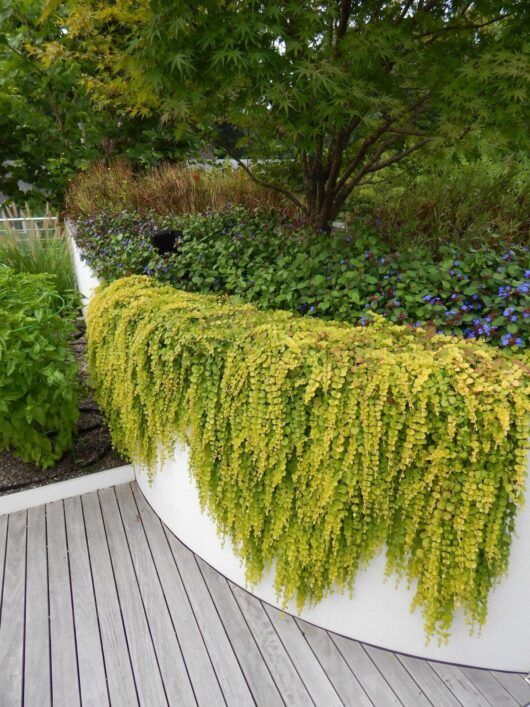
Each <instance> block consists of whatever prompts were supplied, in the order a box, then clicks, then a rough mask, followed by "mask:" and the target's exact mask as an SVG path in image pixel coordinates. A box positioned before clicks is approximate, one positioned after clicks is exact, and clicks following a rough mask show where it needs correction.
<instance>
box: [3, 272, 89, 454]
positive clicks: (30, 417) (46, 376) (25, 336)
mask: <svg viewBox="0 0 530 707" xmlns="http://www.w3.org/2000/svg"><path fill="white" fill-rule="evenodd" d="M77 305H78V302H77V298H73V297H71V298H70V299H64V298H62V297H61V296H60V295H59V294H58V292H57V289H56V287H55V282H54V278H53V276H51V275H30V274H25V273H23V274H20V273H15V272H13V270H11V269H9V268H5V267H0V450H8V451H10V452H12V453H13V454H14V455H15V456H17V457H20V458H21V459H23V460H24V461H29V462H34V463H35V464H38V465H39V466H41V467H43V468H45V467H48V466H51V465H52V464H54V463H55V462H56V461H57V460H58V459H59V458H60V457H61V456H62V454H63V453H64V452H65V451H66V450H67V449H68V448H69V447H70V446H71V444H72V438H73V434H74V432H75V430H76V423H77V418H78V406H77V394H78V383H77V370H78V365H77V362H76V359H75V355H74V353H73V351H72V350H71V348H70V347H69V338H70V335H71V333H72V331H73V328H74V319H75V316H76V312H77Z"/></svg>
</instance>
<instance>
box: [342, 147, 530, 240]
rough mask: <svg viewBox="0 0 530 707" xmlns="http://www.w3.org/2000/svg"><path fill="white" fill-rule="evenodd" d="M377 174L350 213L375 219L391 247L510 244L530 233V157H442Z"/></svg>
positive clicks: (347, 216)
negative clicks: (456, 160)
mask: <svg viewBox="0 0 530 707" xmlns="http://www.w3.org/2000/svg"><path fill="white" fill-rule="evenodd" d="M395 171H396V174H395V175H394V176H390V177H388V178H387V179H384V178H383V179H379V180H377V179H376V180H375V182H374V183H373V184H372V185H370V186H366V187H363V188H361V189H360V190H359V191H358V193H357V195H356V201H355V203H353V204H352V205H351V207H350V208H349V211H348V213H346V214H345V219H346V220H347V221H349V222H350V223H352V224H356V223H358V222H359V221H361V222H365V223H368V224H370V225H371V226H373V227H374V228H375V230H376V231H377V232H378V234H379V235H380V237H381V238H382V239H384V241H385V242H386V243H387V244H388V246H389V247H390V248H401V247H402V244H403V243H408V244H414V245H421V246H423V247H426V248H428V249H429V250H432V251H436V250H437V249H438V248H439V247H440V246H442V245H444V244H454V245H455V246H456V247H460V248H469V247H480V246H482V245H484V244H490V245H493V246H497V247H500V248H503V247H504V248H506V247H509V246H510V245H513V244H520V245H527V244H528V242H529V239H530V232H529V229H530V219H529V213H530V189H529V185H530V160H529V159H528V157H527V156H526V155H525V156H523V157H519V158H518V157H517V156H514V157H512V158H511V159H509V160H504V161H503V160H500V159H493V158H483V159H480V160H476V161H473V162H469V163H466V162H464V163H457V164H454V163H451V162H448V161H447V160H442V161H441V163H440V164H439V165H438V164H437V165H435V166H430V167H429V166H428V165H427V166H426V165H421V166H420V167H419V168H418V169H417V170H413V171H412V172H410V173H408V174H403V173H402V172H401V170H400V168H396V170H395Z"/></svg>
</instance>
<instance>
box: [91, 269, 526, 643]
mask: <svg viewBox="0 0 530 707" xmlns="http://www.w3.org/2000/svg"><path fill="white" fill-rule="evenodd" d="M88 337H89V362H90V369H91V375H92V377H93V381H94V384H95V386H96V393H97V398H98V400H99V402H100V404H101V405H102V407H103V409H104V410H105V412H106V414H107V416H108V418H109V422H110V426H111V431H112V434H113V439H114V443H115V445H116V447H117V448H118V449H119V450H120V451H121V452H123V453H125V454H127V455H129V456H130V457H131V458H132V459H134V460H135V461H137V462H139V463H142V464H147V466H148V467H149V468H150V469H154V468H155V465H156V464H157V462H158V461H159V460H160V456H162V458H165V457H166V456H167V455H169V454H170V453H171V451H172V449H173V447H174V445H175V443H176V442H177V441H179V440H180V441H186V442H187V443H188V444H189V447H190V459H191V467H192V471H193V474H194V476H195V479H196V481H197V484H198V487H199V491H200V497H201V500H202V502H203V504H204V505H205V506H207V507H208V509H209V511H210V513H211V514H212V516H213V517H214V518H215V520H216V522H217V523H218V527H219V529H220V531H221V532H222V533H225V534H227V535H228V536H229V537H230V538H231V539H232V540H233V541H234V544H235V546H236V548H237V549H238V551H239V553H240V555H241V557H243V558H244V559H245V561H246V568H247V576H248V579H249V581H250V582H256V581H258V579H259V578H260V576H261V574H262V572H263V571H264V570H265V569H266V568H267V567H269V566H270V565H272V564H273V563H275V564H276V580H275V583H276V589H277V591H278V593H279V594H280V595H282V597H283V599H284V600H288V599H289V598H290V597H293V596H296V597H297V601H298V605H299V606H302V605H303V604H304V602H305V601H306V600H310V601H318V600H320V599H321V598H322V597H323V596H324V595H325V594H326V593H327V592H328V591H330V590H331V589H332V588H334V587H336V588H339V589H350V590H351V589H352V588H353V584H354V579H355V576H356V574H357V572H358V570H359V569H360V568H361V567H363V566H364V565H366V563H367V562H369V561H370V560H371V559H372V558H373V557H374V556H375V555H376V554H377V553H378V552H379V550H380V549H381V548H382V546H384V545H386V548H387V561H388V564H387V569H388V572H392V571H395V572H397V573H398V575H405V576H406V577H407V579H408V580H409V581H411V582H413V583H414V586H415V588H416V594H415V598H414V606H419V607H420V608H421V611H422V612H423V616H424V620H425V628H426V633H427V635H428V636H430V635H432V634H433V633H435V632H437V633H438V635H439V636H441V637H445V636H447V633H448V629H449V627H450V624H451V621H452V617H453V614H454V611H455V609H456V608H458V607H463V609H464V611H465V613H466V616H467V618H468V620H469V622H470V623H471V624H481V623H482V622H484V620H485V617H486V611H487V598H488V592H489V590H490V589H491V587H492V586H493V585H494V584H495V582H496V581H497V580H498V579H499V578H500V576H501V575H502V574H503V573H504V572H505V571H506V569H507V566H508V558H509V551H510V542H511V535H512V531H513V527H514V519H515V514H516V510H517V507H518V505H519V504H520V503H521V501H522V494H523V487H524V477H525V470H526V459H527V449H528V432H529V421H530V396H529V393H530V370H529V369H528V367H526V366H525V365H524V364H523V363H522V362H520V361H517V360H514V359H513V358H512V359H510V358H508V357H507V356H504V355H503V354H500V353H499V352H498V351H497V350H495V349H492V348H490V347H488V346H487V345H486V344H482V343H478V342H474V343H470V342H466V341H464V340H461V339H455V338H451V337H447V336H433V335H432V333H431V332H428V331H423V330H416V331H414V330H412V329H409V328H408V327H402V326H397V325H394V324H389V323H388V322H386V321H385V320H383V319H382V318H377V321H376V322H375V324H373V325H371V326H369V327H364V328H363V327H352V326H350V325H347V324H339V323H336V322H325V321H319V320H314V319H310V318H307V317H303V318H300V317H296V316H294V315H292V314H290V313H288V312H260V311H258V310H256V309H255V308H253V307H252V306H251V305H236V304H233V303H231V302H230V301H228V300H227V299H223V298H220V297H215V296H211V295H210V296H205V295H199V294H192V293H186V292H182V291H178V290H175V289H173V288H172V287H169V286H162V285H160V284H157V283H156V282H154V281H153V280H152V279H149V278H146V277H140V276H137V277H129V278H124V279H121V280H117V281H116V282H114V283H112V284H111V285H108V286H102V287H101V288H100V290H99V291H98V293H97V294H96V296H95V297H94V298H93V300H92V301H91V303H90V306H89V311H88Z"/></svg>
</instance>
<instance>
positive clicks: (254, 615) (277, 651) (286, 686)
mask: <svg viewBox="0 0 530 707" xmlns="http://www.w3.org/2000/svg"><path fill="white" fill-rule="evenodd" d="M230 588H231V590H232V592H233V594H234V596H235V598H236V601H237V603H238V605H239V608H240V609H241V611H242V613H243V615H244V617H245V619H246V621H247V623H248V626H249V628H250V630H251V632H252V634H253V636H254V638H255V640H256V643H257V644H258V646H259V649H260V652H261V654H262V655H263V658H264V660H265V661H266V663H267V665H268V667H269V670H270V671H271V673H272V675H273V677H274V681H275V683H276V685H277V686H278V689H279V690H280V693H281V695H282V698H283V700H284V701H285V703H286V704H287V705H296V707H300V706H301V705H312V704H314V703H313V700H312V699H311V696H310V695H309V692H308V691H307V689H306V687H305V685H304V683H303V682H302V680H301V678H300V676H299V675H298V672H297V671H296V668H295V667H294V665H293V663H292V661H291V659H290V657H289V654H288V653H287V651H286V650H285V648H284V646H283V645H282V642H281V641H280V639H279V637H278V634H277V633H276V631H275V629H274V627H273V625H272V623H271V621H270V619H269V617H268V616H267V613H266V612H265V609H264V608H263V606H262V605H261V602H259V601H256V599H255V598H254V597H253V596H251V595H250V594H249V593H248V592H246V591H245V590H244V589H241V587H238V586H237V585H236V584H232V583H230Z"/></svg>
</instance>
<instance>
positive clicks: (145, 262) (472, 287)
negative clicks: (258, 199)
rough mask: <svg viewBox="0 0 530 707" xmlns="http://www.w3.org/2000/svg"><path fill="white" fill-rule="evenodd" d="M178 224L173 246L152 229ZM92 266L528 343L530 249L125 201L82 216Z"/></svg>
mask: <svg viewBox="0 0 530 707" xmlns="http://www.w3.org/2000/svg"><path fill="white" fill-rule="evenodd" d="M168 227H177V228H181V229H182V231H183V238H182V239H181V241H180V242H179V243H178V244H177V245H178V248H177V252H176V253H175V254H172V255H169V256H160V255H158V253H157V252H156V251H155V250H154V248H153V247H152V246H151V242H150V234H152V233H153V232H155V231H156V230H159V229H163V228H168ZM77 229H78V230H77V242H78V244H79V246H80V248H81V250H82V252H83V254H84V257H85V259H86V261H87V262H88V263H89V264H90V266H91V267H92V268H93V269H94V270H95V272H96V273H97V275H98V276H99V277H100V278H102V279H105V280H113V279H115V278H117V277H121V276H123V275H126V274H148V275H153V276H155V277H157V278H158V279H160V280H162V281H165V282H170V283H172V284H174V285H175V286H177V287H180V288H182V289H185V290H190V291H198V292H226V293H229V294H232V295H234V296H237V297H238V298H240V299H241V300H243V301H247V302H253V303H256V304H257V305H259V306H260V307H268V308H275V309H288V310H291V311H298V312H300V313H303V314H309V315H312V316H318V317H321V318H324V319H330V318H333V319H338V320H342V321H347V322H351V323H357V322H358V323H361V324H362V323H365V322H366V321H367V320H368V319H369V318H370V316H371V315H372V314H373V313H379V314H383V315H384V316H385V317H386V318H387V319H389V320H391V321H394V322H397V323H409V324H412V325H418V326H425V325H429V326H434V327H436V329H437V330H439V331H442V332H447V333H452V334H458V335H460V336H464V337H466V338H478V337H482V338H484V339H485V340H487V341H489V342H491V343H494V344H497V345H499V346H503V347H514V348H516V349H517V348H519V349H521V348H525V347H527V346H528V345H529V343H530V254H529V251H528V248H523V247H518V246H513V248H511V249H504V250H502V251H499V250H497V249H494V248H491V247H487V246H484V247H480V248H475V249H472V248H469V249H467V250H457V249H455V248H454V247H452V246H442V247H441V249H440V252H439V257H438V258H434V257H433V255H432V254H431V253H430V252H428V251H426V250H421V249H419V248H406V247H405V248H403V249H402V250H401V251H399V252H389V251H388V250H387V249H385V245H384V244H383V243H380V242H378V241H377V240H375V239H374V237H373V234H370V233H365V234H362V233H360V234H359V233H357V234H356V237H355V238H354V237H353V236H352V235H351V233H350V232H339V233H336V234H334V235H332V236H327V235H315V234H312V233H311V232H310V231H309V230H307V229H303V228H301V227H297V226H296V225H293V224H292V223H291V221H290V220H289V219H286V218H283V217H282V216H281V215H278V213H276V212H273V211H254V212H250V211H248V210H244V209H236V208H234V209H229V210H226V211H223V212H216V213H208V214H196V215H181V216H178V217H160V216H156V215H154V214H150V215H148V216H141V215H139V214H131V213H128V212H123V213H121V214H118V215H115V216H109V215H99V216H95V217H91V218H88V219H81V220H79V221H78V223H77Z"/></svg>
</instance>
